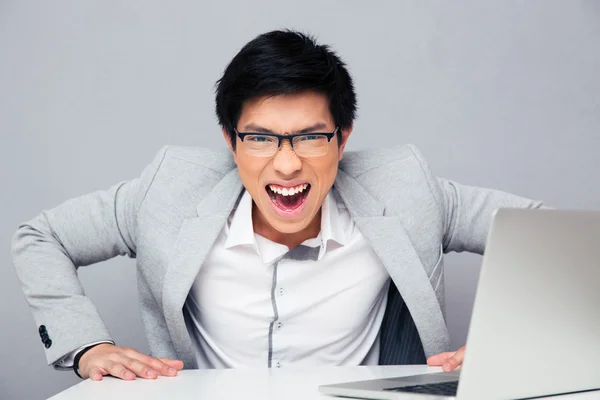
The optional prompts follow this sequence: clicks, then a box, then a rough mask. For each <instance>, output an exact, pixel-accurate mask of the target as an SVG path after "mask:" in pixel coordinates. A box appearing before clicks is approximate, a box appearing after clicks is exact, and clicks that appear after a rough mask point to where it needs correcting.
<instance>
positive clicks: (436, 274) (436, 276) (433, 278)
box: [429, 245, 444, 290]
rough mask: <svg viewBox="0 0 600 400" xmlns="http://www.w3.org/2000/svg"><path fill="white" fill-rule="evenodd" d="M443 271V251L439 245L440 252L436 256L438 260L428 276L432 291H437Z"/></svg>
mask: <svg viewBox="0 0 600 400" xmlns="http://www.w3.org/2000/svg"><path fill="white" fill-rule="evenodd" d="M443 271H444V249H443V247H442V245H440V252H439V256H438V260H437V262H436V263H435V266H434V267H433V270H432V271H431V274H430V275H429V282H431V286H432V287H433V289H434V290H435V289H437V287H438V286H439V284H440V280H441V278H442V273H443Z"/></svg>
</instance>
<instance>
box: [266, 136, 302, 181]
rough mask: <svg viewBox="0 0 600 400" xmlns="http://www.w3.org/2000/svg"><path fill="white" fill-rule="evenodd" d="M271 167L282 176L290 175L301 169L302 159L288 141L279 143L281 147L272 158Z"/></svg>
mask: <svg viewBox="0 0 600 400" xmlns="http://www.w3.org/2000/svg"><path fill="white" fill-rule="evenodd" d="M273 168H274V169H275V171H277V172H279V173H280V174H281V175H283V176H284V177H291V176H293V175H294V174H295V173H296V172H298V171H300V170H301V169H302V160H300V158H299V157H298V156H297V155H296V153H295V152H294V150H292V148H291V146H290V144H289V142H287V141H284V142H283V143H282V144H281V149H280V150H279V151H278V152H277V154H275V157H274V159H273Z"/></svg>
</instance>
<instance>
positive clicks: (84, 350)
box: [73, 342, 106, 379]
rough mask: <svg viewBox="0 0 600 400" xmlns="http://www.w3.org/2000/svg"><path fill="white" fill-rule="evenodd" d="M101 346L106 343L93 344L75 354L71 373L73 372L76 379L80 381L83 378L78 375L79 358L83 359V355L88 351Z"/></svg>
mask: <svg viewBox="0 0 600 400" xmlns="http://www.w3.org/2000/svg"><path fill="white" fill-rule="evenodd" d="M101 344H106V342H102V343H96V344H93V345H91V346H89V347H86V348H85V349H83V350H81V351H80V352H79V353H77V355H76V356H75V360H73V371H74V372H75V375H77V376H78V377H80V378H81V379H83V377H82V376H81V375H80V374H79V360H80V359H81V357H83V355H84V354H85V353H87V352H88V351H90V350H91V349H93V348H94V347H96V346H99V345H101Z"/></svg>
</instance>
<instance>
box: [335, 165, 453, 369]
mask: <svg viewBox="0 0 600 400" xmlns="http://www.w3.org/2000/svg"><path fill="white" fill-rule="evenodd" d="M335 189H336V190H337V192H338V193H339V195H340V197H341V198H342V200H343V201H344V203H345V205H346V207H347V208H348V211H349V212H350V215H352V218H353V220H354V222H355V223H356V226H357V227H358V228H359V230H360V231H361V233H362V234H363V235H364V236H365V238H366V239H367V241H368V242H369V244H370V245H371V247H372V248H373V250H374V251H375V253H376V254H377V256H378V257H379V259H380V260H381V262H382V263H383V264H384V266H385V268H386V269H387V271H388V273H389V274H390V277H391V278H392V281H393V282H394V284H395V285H396V287H397V288H398V291H399V292H400V295H401V296H402V298H403V300H404V302H405V303H406V306H407V307H408V309H409V311H410V313H411V315H412V318H413V320H414V322H415V325H416V327H417V330H418V331H419V335H420V337H421V341H422V343H423V347H424V350H425V354H426V356H427V357H429V356H431V355H433V354H437V353H440V352H443V351H446V350H447V348H448V346H449V336H448V330H447V327H446V324H445V320H444V316H443V314H442V310H441V308H440V305H439V302H438V300H437V297H436V295H435V292H434V290H433V288H432V286H431V283H430V281H429V279H428V277H427V274H426V273H425V270H424V268H423V265H422V263H421V260H420V258H419V255H418V254H417V252H416V250H415V248H414V246H413V244H412V242H411V240H410V238H409V237H408V234H407V233H406V230H405V229H404V227H403V226H402V221H401V219H400V218H399V217H396V216H386V215H385V206H384V205H383V204H382V203H381V202H379V201H378V200H377V199H375V198H373V196H371V195H370V194H369V193H368V192H367V191H366V190H365V189H364V188H363V186H362V185H360V184H359V183H358V182H357V181H356V180H355V179H354V178H352V177H351V176H349V175H348V174H346V173H345V172H344V171H342V170H340V171H339V172H338V176H337V178H336V181H335ZM398 334H400V332H398Z"/></svg>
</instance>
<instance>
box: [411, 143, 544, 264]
mask: <svg viewBox="0 0 600 400" xmlns="http://www.w3.org/2000/svg"><path fill="white" fill-rule="evenodd" d="M411 149H412V151H413V153H414V155H415V157H416V158H417V160H418V162H419V164H420V166H421V170H422V172H423V174H424V175H425V178H426V179H427V182H428V183H429V187H430V189H431V191H432V193H433V196H434V198H435V201H436V203H437V205H438V207H439V209H440V214H441V215H442V219H443V221H444V243H443V247H444V253H449V252H451V251H455V252H462V251H467V252H470V253H476V254H483V251H484V250H485V243H486V241H487V237H488V232H489V230H490V226H491V223H492V217H493V213H494V211H495V210H496V209H498V208H541V207H543V204H542V202H541V201H535V200H530V199H527V198H524V197H520V196H516V195H514V194H510V193H506V192H503V191H500V190H494V189H487V188H481V187H473V186H466V185H461V184H459V183H456V182H453V181H451V180H447V179H443V178H439V177H436V176H435V175H434V174H433V172H432V171H431V169H430V168H429V166H428V165H427V163H426V162H425V159H424V158H423V156H422V155H421V152H420V151H419V150H418V149H417V148H415V147H414V146H411Z"/></svg>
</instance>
